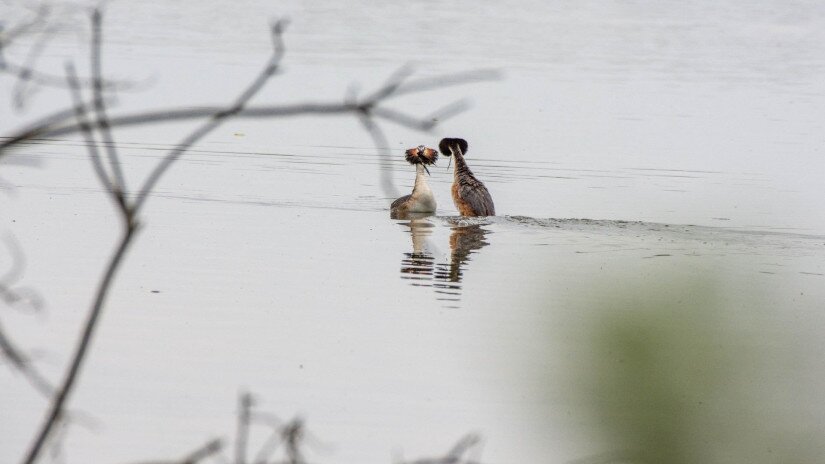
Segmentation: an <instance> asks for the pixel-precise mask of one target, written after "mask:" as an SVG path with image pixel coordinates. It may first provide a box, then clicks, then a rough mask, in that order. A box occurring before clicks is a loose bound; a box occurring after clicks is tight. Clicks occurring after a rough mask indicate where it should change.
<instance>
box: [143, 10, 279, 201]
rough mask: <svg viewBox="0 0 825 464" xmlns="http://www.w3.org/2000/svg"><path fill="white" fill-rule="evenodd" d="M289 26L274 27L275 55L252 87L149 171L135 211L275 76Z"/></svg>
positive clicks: (273, 54) (253, 82)
mask: <svg viewBox="0 0 825 464" xmlns="http://www.w3.org/2000/svg"><path fill="white" fill-rule="evenodd" d="M285 25H286V22H285V21H278V22H276V23H275V24H273V26H272V31H271V32H272V40H273V51H272V56H271V57H270V58H269V61H268V62H267V64H266V66H264V69H263V70H262V71H261V73H260V74H259V75H258V77H257V78H255V80H254V81H252V83H251V84H250V85H249V87H247V88H246V90H244V91H243V92H242V93H241V95H240V96H239V97H238V99H237V100H235V102H234V103H233V104H232V105H231V106H230V107H229V108H227V109H222V110H220V111H218V112H215V113H214V114H212V115H211V117H210V118H209V120H207V121H206V122H205V123H203V124H202V125H201V126H200V127H198V128H197V129H195V130H194V131H193V132H192V133H191V134H189V135H188V136H187V137H186V138H184V139H183V141H182V142H181V143H180V144H178V146H177V147H175V148H174V149H172V151H171V152H169V154H167V155H166V157H165V158H163V160H162V161H161V162H160V163H159V164H158V165H157V166H155V169H153V170H152V172H151V173H150V174H149V176H148V177H147V178H146V181H145V182H144V183H143V186H142V187H141V188H140V190H139V191H138V194H137V198H136V199H135V201H134V203H133V207H132V210H133V211H134V212H135V213H137V212H138V211H139V210H140V209H141V207H142V206H143V204H144V203H145V202H146V199H147V198H148V197H149V195H150V194H151V193H152V190H153V189H154V187H155V185H156V184H157V183H158V181H159V180H160V178H161V177H163V175H164V174H165V173H166V171H167V170H168V169H169V167H170V166H172V164H173V163H174V162H175V161H177V160H178V158H180V157H181V155H183V154H184V153H185V152H186V150H188V149H189V148H190V147H191V146H192V145H194V144H195V143H196V142H197V141H198V140H200V139H201V138H203V137H204V136H206V135H207V134H208V133H210V132H212V131H213V130H214V129H216V128H217V127H218V126H220V125H221V124H222V123H223V122H224V120H226V118H228V117H230V116H235V115H237V114H238V113H240V112H241V111H242V110H243V108H244V107H245V106H246V104H247V103H248V102H249V100H250V99H252V97H253V96H255V94H256V93H258V91H260V90H261V88H262V87H263V86H264V84H266V82H267V81H268V80H269V78H270V77H272V76H273V75H274V74H275V72H276V71H277V70H278V66H279V65H280V63H281V58H283V55H284V45H283V41H282V33H283V30H284V27H285Z"/></svg>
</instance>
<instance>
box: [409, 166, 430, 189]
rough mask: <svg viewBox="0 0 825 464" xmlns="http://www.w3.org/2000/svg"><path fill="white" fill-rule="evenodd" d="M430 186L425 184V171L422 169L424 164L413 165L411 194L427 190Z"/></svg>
mask: <svg viewBox="0 0 825 464" xmlns="http://www.w3.org/2000/svg"><path fill="white" fill-rule="evenodd" d="M429 191H430V186H429V184H427V171H425V170H424V165H422V164H416V165H415V185H414V186H413V195H415V194H416V193H424V192H429Z"/></svg>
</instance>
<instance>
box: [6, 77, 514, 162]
mask: <svg viewBox="0 0 825 464" xmlns="http://www.w3.org/2000/svg"><path fill="white" fill-rule="evenodd" d="M497 76H498V75H497V74H494V73H492V72H490V71H487V70H479V71H478V74H475V73H474V72H464V73H460V74H447V75H443V76H437V77H433V78H429V79H426V80H422V81H418V82H413V83H409V84H407V85H406V86H405V87H404V89H400V90H397V91H395V92H394V93H391V94H390V96H397V95H401V94H411V93H418V92H425V91H429V90H434V89H437V88H439V86H438V82H443V86H444V87H447V86H452V85H458V84H460V83H469V82H481V81H489V80H491V79H493V78H497ZM379 90H380V89H379ZM376 93H378V91H377V92H376ZM384 93H386V92H384ZM374 94H375V93H374ZM349 98H352V95H351V94H349ZM362 101H363V102H366V103H362V102H357V101H352V100H348V101H345V102H344V103H318V102H305V103H297V104H293V105H280V106H262V107H244V108H242V109H241V110H239V111H238V112H237V113H236V114H235V115H234V116H236V117H238V118H253V119H256V118H281V117H291V116H301V115H307V116H311V115H330V116H334V115H341V114H352V113H363V112H364V111H365V109H371V111H372V112H373V114H374V115H375V116H376V117H377V118H379V119H381V118H384V117H385V115H386V114H385V113H383V109H382V110H381V111H376V110H378V109H379V107H378V104H380V103H383V102H384V101H385V100H382V101H380V102H377V103H371V102H370V101H369V99H364V100H362ZM454 105H455V109H456V110H457V109H458V108H461V106H462V105H463V104H462V103H460V102H458V103H455V104H454ZM450 106H452V105H448V107H450ZM223 110H224V109H223V108H222V107H215V106H203V107H195V108H184V109H180V108H166V109H159V110H153V111H148V112H143V113H136V114H127V115H122V116H115V117H111V118H109V124H110V126H111V127H129V126H135V125H142V124H148V123H158V122H173V121H185V120H189V119H198V118H203V117H210V116H214V115H215V114H217V113H220V112H221V111H223ZM394 114H398V113H397V112H396V113H394ZM447 114H449V115H450V116H452V115H454V114H455V111H452V112H449V113H447ZM69 116H70V115H67V114H66V113H65V112H61V113H55V114H52V115H50V116H48V117H46V118H43V119H41V120H39V121H37V122H35V123H33V124H31V125H30V126H28V127H27V128H24V129H21V130H20V131H18V132H17V133H16V134H15V135H12V136H10V137H8V138H7V139H6V140H5V141H4V142H2V143H0V158H1V157H2V156H3V155H4V154H5V153H6V152H7V151H6V150H7V149H8V148H10V147H13V146H14V145H17V144H19V143H21V142H23V141H26V140H29V139H32V138H35V137H38V138H39V137H57V136H62V135H66V134H73V133H77V132H80V130H81V129H80V127H79V125H78V123H77V122H76V121H69V120H68V118H69ZM444 118H445V117H444V116H442V119H444ZM416 119H417V118H415V117H412V116H410V117H409V118H408V121H404V122H402V120H401V119H400V118H398V117H395V118H394V119H393V120H392V122H395V123H398V124H401V125H404V126H407V127H410V128H411V129H419V130H420V128H421V127H432V125H428V124H427V123H425V122H424V121H422V120H421V119H418V121H419V122H418V124H415V125H412V126H410V125H409V124H408V122H409V121H412V120H416Z"/></svg>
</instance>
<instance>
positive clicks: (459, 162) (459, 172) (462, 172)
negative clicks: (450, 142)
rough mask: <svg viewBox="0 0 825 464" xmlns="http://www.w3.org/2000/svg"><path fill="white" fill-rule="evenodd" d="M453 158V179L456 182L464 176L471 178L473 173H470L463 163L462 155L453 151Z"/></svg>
mask: <svg viewBox="0 0 825 464" xmlns="http://www.w3.org/2000/svg"><path fill="white" fill-rule="evenodd" d="M453 158H455V169H454V170H453V177H454V178H455V179H456V180H458V179H461V178H462V177H465V176H468V175H469V176H470V177H474V176H473V172H472V171H470V167H469V166H467V163H466V162H464V155H462V154H461V150H455V151H453Z"/></svg>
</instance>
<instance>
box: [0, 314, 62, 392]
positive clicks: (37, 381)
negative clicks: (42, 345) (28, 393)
mask: <svg viewBox="0 0 825 464" xmlns="http://www.w3.org/2000/svg"><path fill="white" fill-rule="evenodd" d="M0 354H2V355H3V357H4V358H6V359H8V360H9V362H10V363H11V364H12V366H14V368H15V369H17V370H18V371H19V372H20V373H21V374H23V377H25V378H26V380H28V382H29V383H30V384H31V385H32V386H33V387H34V389H35V390H37V391H38V392H39V393H40V394H42V395H43V396H45V397H46V398H50V397H51V396H52V394H53V393H54V387H53V386H52V385H51V383H49V381H48V380H46V377H45V376H44V375H43V374H41V373H40V371H38V370H37V369H36V368H35V367H34V366H32V364H31V362H30V361H29V359H28V357H27V356H25V355H24V354H23V353H22V351H20V349H18V348H17V347H16V346H15V345H14V343H13V342H12V341H11V339H10V338H9V337H8V336H7V335H6V333H5V331H4V330H3V326H2V325H0Z"/></svg>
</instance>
